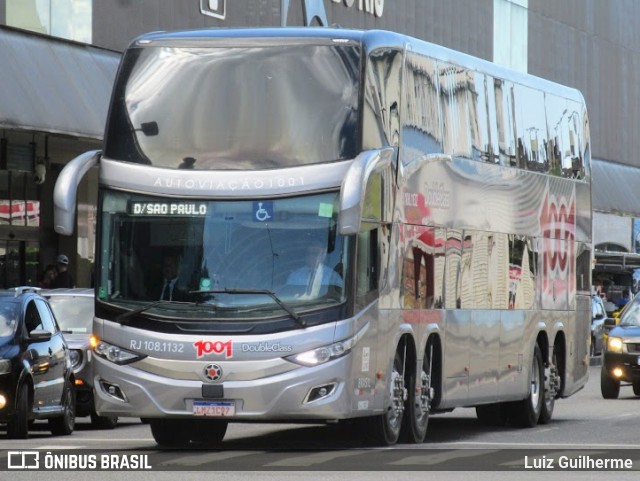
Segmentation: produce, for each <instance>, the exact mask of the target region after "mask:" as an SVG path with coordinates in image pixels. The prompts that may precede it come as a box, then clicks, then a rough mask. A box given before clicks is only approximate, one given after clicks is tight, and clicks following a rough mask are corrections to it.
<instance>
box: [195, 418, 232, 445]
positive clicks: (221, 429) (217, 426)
mask: <svg viewBox="0 0 640 481" xmlns="http://www.w3.org/2000/svg"><path fill="white" fill-rule="evenodd" d="M228 426H229V423H228V422H227V421H223V420H221V419H206V420H202V421H197V422H194V423H193V426H191V428H190V429H191V441H192V442H193V443H194V444H195V445H197V446H200V447H215V446H219V445H220V443H221V442H222V439H223V438H224V435H225V434H226V433H227V427H228Z"/></svg>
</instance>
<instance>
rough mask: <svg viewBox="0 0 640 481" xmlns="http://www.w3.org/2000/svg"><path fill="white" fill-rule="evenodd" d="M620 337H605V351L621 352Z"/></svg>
mask: <svg viewBox="0 0 640 481" xmlns="http://www.w3.org/2000/svg"><path fill="white" fill-rule="evenodd" d="M622 344H623V343H622V339H621V338H619V337H609V339H607V351H610V352H622Z"/></svg>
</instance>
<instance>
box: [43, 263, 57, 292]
mask: <svg viewBox="0 0 640 481" xmlns="http://www.w3.org/2000/svg"><path fill="white" fill-rule="evenodd" d="M56 277H58V268H57V267H56V265H55V264H49V265H48V266H47V268H46V269H45V270H44V272H43V274H42V278H41V279H40V282H38V287H40V288H42V289H50V288H51V287H52V286H53V283H54V282H55V280H56Z"/></svg>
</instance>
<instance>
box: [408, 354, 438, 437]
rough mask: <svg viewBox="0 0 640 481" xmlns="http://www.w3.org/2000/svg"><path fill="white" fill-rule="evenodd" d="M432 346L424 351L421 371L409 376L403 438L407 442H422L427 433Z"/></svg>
mask: <svg viewBox="0 0 640 481" xmlns="http://www.w3.org/2000/svg"><path fill="white" fill-rule="evenodd" d="M430 359H431V353H430V346H429V347H427V349H426V352H425V353H424V360H423V361H422V365H421V367H420V370H419V372H418V373H417V375H416V374H413V373H412V374H411V375H410V376H409V385H408V393H407V394H408V396H407V402H406V403H405V406H404V416H403V418H402V431H401V432H402V434H401V440H402V441H403V442H406V443H416V444H417V443H421V442H423V441H424V438H425V436H426V435H427V426H428V425H429V412H430V409H431V381H430V380H431V379H432V375H431V367H430Z"/></svg>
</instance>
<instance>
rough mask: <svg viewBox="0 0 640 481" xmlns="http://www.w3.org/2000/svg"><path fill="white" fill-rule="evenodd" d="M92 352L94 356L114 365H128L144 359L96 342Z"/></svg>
mask: <svg viewBox="0 0 640 481" xmlns="http://www.w3.org/2000/svg"><path fill="white" fill-rule="evenodd" d="M93 352H95V353H96V356H100V357H101V358H103V359H106V360H108V361H111V362H114V363H116V364H129V363H130V362H134V361H137V360H139V359H142V358H143V357H145V356H142V355H140V354H136V353H135V352H131V351H128V350H126V349H123V348H121V347H118V346H114V345H113V344H109V343H108V342H104V341H100V342H98V344H97V345H96V347H95V348H94V350H93Z"/></svg>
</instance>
